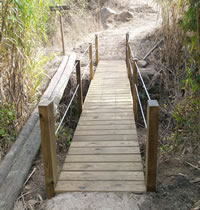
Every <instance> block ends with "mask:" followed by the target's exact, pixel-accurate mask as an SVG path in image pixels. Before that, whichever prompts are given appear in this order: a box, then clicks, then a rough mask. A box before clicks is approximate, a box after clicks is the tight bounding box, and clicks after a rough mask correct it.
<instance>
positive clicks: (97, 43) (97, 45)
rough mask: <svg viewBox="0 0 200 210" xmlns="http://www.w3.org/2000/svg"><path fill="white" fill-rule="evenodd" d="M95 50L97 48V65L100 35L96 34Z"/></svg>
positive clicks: (97, 61)
mask: <svg viewBox="0 0 200 210" xmlns="http://www.w3.org/2000/svg"><path fill="white" fill-rule="evenodd" d="M95 50H96V66H97V65H98V63H99V39H98V35H97V34H96V35H95Z"/></svg>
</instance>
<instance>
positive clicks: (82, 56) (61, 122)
mask: <svg viewBox="0 0 200 210" xmlns="http://www.w3.org/2000/svg"><path fill="white" fill-rule="evenodd" d="M89 49H90V45H89V46H88V47H87V49H86V50H85V51H84V53H83V54H82V55H81V57H80V58H79V60H80V61H81V60H82V59H83V58H84V56H85V55H86V53H87V52H88V51H89ZM95 53H96V51H95ZM94 55H95V54H93V55H92V56H94ZM91 61H92V60H91V59H89V60H88V64H87V66H86V67H85V70H84V72H83V74H82V76H81V80H82V79H83V78H84V76H85V74H86V72H87V70H88V68H89V66H90V63H91ZM77 65H78V62H76V63H75V65H74V66H73V71H74V69H76V67H77ZM73 71H72V72H73ZM79 86H80V85H79V84H78V85H77V86H76V89H75V92H74V94H73V96H72V98H71V100H70V102H69V104H68V106H67V108H66V110H65V113H64V115H63V117H62V119H61V121H60V123H59V125H58V127H57V128H56V132H55V134H57V133H58V131H59V129H60V127H61V125H62V124H63V121H64V119H65V117H66V115H67V113H68V111H69V108H70V106H71V104H72V102H73V100H74V98H75V96H76V94H77V91H78V89H79Z"/></svg>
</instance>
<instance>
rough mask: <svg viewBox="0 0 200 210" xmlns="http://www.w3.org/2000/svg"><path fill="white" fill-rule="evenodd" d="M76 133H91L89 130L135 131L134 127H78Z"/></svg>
mask: <svg viewBox="0 0 200 210" xmlns="http://www.w3.org/2000/svg"><path fill="white" fill-rule="evenodd" d="M76 130H77V131H88V130H89V131H91V130H136V127H135V125H133V124H131V125H91V126H83V125H82V126H81V125H79V126H78V127H77V129H76Z"/></svg>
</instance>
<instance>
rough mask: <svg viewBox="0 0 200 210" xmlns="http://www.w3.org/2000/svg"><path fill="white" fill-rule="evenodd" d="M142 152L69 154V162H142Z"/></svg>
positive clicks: (67, 159)
mask: <svg viewBox="0 0 200 210" xmlns="http://www.w3.org/2000/svg"><path fill="white" fill-rule="evenodd" d="M141 161H142V160H141V156H140V154H131V155H126V154H125V155H114V154H113V155H69V154H68V155H67V157H66V159H65V162H67V163H85V162H86V163H88V162H90V163H107V162H117V163H121V162H141Z"/></svg>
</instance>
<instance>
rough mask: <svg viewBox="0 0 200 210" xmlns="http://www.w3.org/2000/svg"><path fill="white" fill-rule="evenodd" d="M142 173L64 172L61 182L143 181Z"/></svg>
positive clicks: (61, 175)
mask: <svg viewBox="0 0 200 210" xmlns="http://www.w3.org/2000/svg"><path fill="white" fill-rule="evenodd" d="M143 180H144V174H143V172H142V171H81V172H79V171H76V172H71V171H62V172H61V174H60V177H59V181H143Z"/></svg>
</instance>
